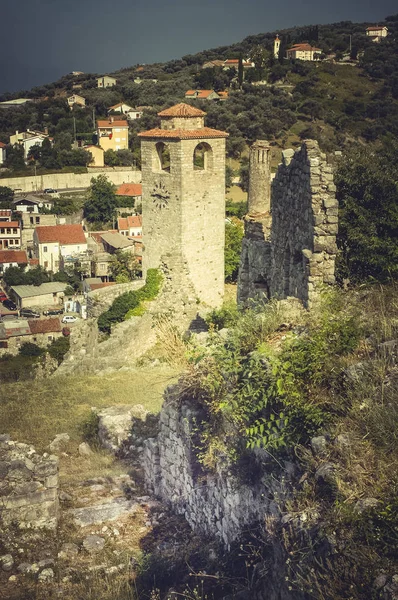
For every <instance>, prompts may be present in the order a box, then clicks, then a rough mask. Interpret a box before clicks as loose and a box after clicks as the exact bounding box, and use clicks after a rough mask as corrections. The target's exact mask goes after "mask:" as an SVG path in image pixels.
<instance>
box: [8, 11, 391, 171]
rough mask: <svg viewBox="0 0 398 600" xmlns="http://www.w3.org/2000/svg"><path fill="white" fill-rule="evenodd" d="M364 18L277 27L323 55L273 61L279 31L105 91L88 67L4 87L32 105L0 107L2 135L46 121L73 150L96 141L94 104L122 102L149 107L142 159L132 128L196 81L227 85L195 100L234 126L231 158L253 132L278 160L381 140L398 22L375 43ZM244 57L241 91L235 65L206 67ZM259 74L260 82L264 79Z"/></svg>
mask: <svg viewBox="0 0 398 600" xmlns="http://www.w3.org/2000/svg"><path fill="white" fill-rule="evenodd" d="M368 25H369V23H351V22H342V23H335V24H332V25H322V26H309V27H302V28H293V29H287V30H284V31H279V32H278V34H279V35H280V37H281V40H282V46H283V48H286V47H289V46H290V45H291V44H293V43H297V42H302V41H308V42H310V43H312V44H315V45H316V46H317V47H319V48H320V49H321V50H322V53H323V54H322V56H324V57H325V60H322V61H319V62H303V61H299V60H292V61H288V60H286V59H281V60H275V59H274V58H273V57H272V45H273V40H274V37H275V33H276V32H270V33H264V34H258V35H253V36H249V37H247V38H245V39H244V40H242V42H240V43H237V44H234V45H231V46H225V47H220V48H215V49H210V50H206V51H203V52H200V53H198V54H195V55H187V56H183V57H182V58H181V59H180V60H173V61H169V62H167V63H164V64H153V65H134V66H132V67H129V68H125V69H121V70H119V71H115V72H114V73H112V75H113V76H115V77H116V78H117V85H116V86H114V87H112V88H108V89H98V88H97V87H96V81H95V75H94V74H82V75H77V76H73V75H67V76H65V77H63V78H61V79H60V80H59V81H57V82H54V83H52V84H48V85H45V86H40V87H36V88H33V89H32V90H30V91H26V90H24V91H21V92H20V93H18V94H13V95H10V94H5V95H3V96H2V97H1V98H0V100H3V101H5V100H7V99H9V98H11V97H16V96H23V97H28V98H32V99H34V102H32V103H28V104H26V105H24V106H23V107H20V108H16V109H7V110H2V111H1V112H0V141H3V142H5V143H7V142H8V141H9V135H10V134H12V133H14V132H15V130H19V131H23V130H25V129H26V128H27V127H29V128H31V129H38V130H44V129H45V128H46V127H47V128H48V131H49V134H50V135H51V136H53V137H54V140H55V145H56V147H57V148H58V149H59V151H60V152H61V151H62V150H63V151H64V152H65V151H67V150H69V149H70V144H71V142H72V139H73V135H74V127H75V128H76V135H77V139H79V138H80V139H84V140H86V141H87V142H90V143H91V140H92V134H93V114H94V113H93V111H94V112H95V116H96V117H104V116H106V115H107V110H108V108H109V107H110V106H112V105H114V104H116V103H118V102H120V101H125V102H126V103H128V104H129V105H131V106H147V107H150V108H148V109H147V110H145V112H144V116H143V117H142V118H141V119H139V120H137V121H134V122H133V123H132V124H131V127H130V134H131V135H130V148H131V150H132V151H133V156H134V160H137V161H139V142H138V138H137V137H136V133H137V132H138V131H141V130H144V129H146V128H151V127H153V126H155V125H156V124H157V122H158V120H157V116H156V113H157V112H158V111H159V110H160V109H162V108H164V107H166V106H170V105H172V104H174V103H177V102H180V101H181V100H183V99H184V95H185V92H186V91H187V90H188V89H195V88H204V89H211V88H214V89H215V90H224V89H228V90H229V97H228V99H227V100H225V101H224V102H218V103H215V102H209V101H203V100H202V101H200V100H192V101H189V102H192V103H194V104H196V105H198V106H199V107H200V108H203V109H205V110H206V111H207V113H208V124H209V126H212V127H216V128H218V129H223V130H226V131H228V133H229V134H230V137H229V140H228V147H227V151H228V155H229V156H230V157H232V158H241V156H242V154H244V153H245V148H246V144H250V143H252V142H253V141H254V140H255V139H268V140H269V141H270V142H271V143H272V144H274V145H275V149H276V152H275V158H274V163H275V164H277V162H278V160H279V151H278V149H279V148H285V147H287V146H291V145H298V144H299V142H300V139H303V138H305V137H311V138H316V139H317V140H318V141H319V143H320V145H321V147H322V148H323V149H324V150H325V151H334V150H337V149H339V150H340V149H343V148H344V147H345V146H347V145H349V144H351V143H353V142H357V141H359V142H360V143H366V142H375V141H379V140H380V139H381V138H383V137H385V136H386V135H393V136H396V135H397V134H398V125H397V123H398V118H397V116H398V59H397V56H398V48H397V46H398V40H397V29H398V19H397V16H391V17H387V18H386V20H385V25H386V26H387V27H388V29H389V36H388V37H387V38H386V39H385V40H382V41H381V43H379V44H375V43H373V42H372V41H370V40H369V38H368V37H367V36H366V35H365V29H366V27H367V26H368ZM350 48H351V50H350ZM283 51H284V50H283ZM240 55H242V57H245V58H246V57H253V60H254V62H255V65H256V66H255V68H254V69H250V70H248V72H247V74H246V75H245V81H244V82H243V86H242V89H239V86H238V84H237V81H236V79H237V73H236V71H235V70H234V69H230V70H227V71H225V70H222V69H221V67H215V68H212V69H211V68H210V69H202V68H201V67H202V64H203V63H204V62H206V61H209V60H225V59H227V58H231V57H232V58H238V57H239V56H240ZM350 57H351V59H352V60H350ZM155 80H156V81H155ZM259 81H260V82H264V84H262V85H258V83H259ZM76 86H78V87H77V88H76ZM73 91H74V92H77V93H79V94H81V95H82V96H83V97H84V98H85V99H86V101H87V105H86V108H75V109H74V110H73V113H72V112H71V111H70V109H69V108H68V106H67V103H66V97H67V96H68V95H69V94H71V93H72V92H73ZM72 117H74V118H75V121H73V118H72ZM60 156H61V158H60ZM58 158H59V160H58V162H57V161H55V162H54V161H53V163H52V165H47V168H50V166H51V168H56V167H57V165H58V168H59V167H60V166H71V165H79V164H80V165H83V166H85V165H84V164H83V163H84V161H83V163H82V162H79V160H81V159H82V157H78V156H76V155H74V156H71V155H68V156H65V155H64V157H63V159H62V155H59V156H58ZM10 166H13V165H12V164H11V165H10ZM19 166H20V167H21V165H19ZM14 168H15V165H14Z"/></svg>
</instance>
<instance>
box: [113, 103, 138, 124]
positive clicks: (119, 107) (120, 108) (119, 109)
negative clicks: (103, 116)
mask: <svg viewBox="0 0 398 600" xmlns="http://www.w3.org/2000/svg"><path fill="white" fill-rule="evenodd" d="M109 113H119V114H122V115H126V117H127V118H128V119H130V120H133V119H137V118H139V117H137V116H136V115H137V109H135V108H133V107H132V106H129V105H128V104H125V103H124V102H119V104H115V105H114V106H110V107H109V108H108V114H109ZM141 115H142V113H141ZM141 115H140V116H141Z"/></svg>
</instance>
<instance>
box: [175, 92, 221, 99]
mask: <svg viewBox="0 0 398 600" xmlns="http://www.w3.org/2000/svg"><path fill="white" fill-rule="evenodd" d="M185 98H187V99H188V98H191V99H193V100H226V99H227V98H228V92H227V91H226V92H215V91H214V90H188V91H186V92H185Z"/></svg>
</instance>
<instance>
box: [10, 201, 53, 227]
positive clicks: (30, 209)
mask: <svg viewBox="0 0 398 600" xmlns="http://www.w3.org/2000/svg"><path fill="white" fill-rule="evenodd" d="M52 205H53V201H52V199H51V198H38V197H33V196H30V197H29V198H17V199H16V200H13V201H12V206H13V210H14V211H18V212H20V213H32V214H39V209H40V208H46V209H47V210H50V209H51V207H52ZM36 222H37V221H36Z"/></svg>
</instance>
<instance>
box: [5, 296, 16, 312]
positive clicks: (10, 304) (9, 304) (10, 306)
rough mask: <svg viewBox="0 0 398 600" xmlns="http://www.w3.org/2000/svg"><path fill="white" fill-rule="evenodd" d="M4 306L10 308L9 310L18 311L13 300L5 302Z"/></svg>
mask: <svg viewBox="0 0 398 600" xmlns="http://www.w3.org/2000/svg"><path fill="white" fill-rule="evenodd" d="M3 306H5V307H6V308H8V310H17V305H16V304H14V302H13V301H12V300H9V299H8V298H7V300H3Z"/></svg>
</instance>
